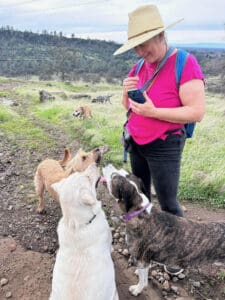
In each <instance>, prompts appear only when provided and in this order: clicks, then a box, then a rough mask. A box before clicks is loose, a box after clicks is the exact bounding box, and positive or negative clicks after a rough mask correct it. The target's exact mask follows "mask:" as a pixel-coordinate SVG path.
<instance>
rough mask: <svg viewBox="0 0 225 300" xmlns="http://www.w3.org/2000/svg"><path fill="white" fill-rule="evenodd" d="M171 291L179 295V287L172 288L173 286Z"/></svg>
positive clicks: (173, 286)
mask: <svg viewBox="0 0 225 300" xmlns="http://www.w3.org/2000/svg"><path fill="white" fill-rule="evenodd" d="M171 291H172V292H174V293H175V294H179V289H178V287H177V286H175V285H172V286H171Z"/></svg>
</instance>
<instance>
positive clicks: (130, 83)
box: [122, 76, 138, 109]
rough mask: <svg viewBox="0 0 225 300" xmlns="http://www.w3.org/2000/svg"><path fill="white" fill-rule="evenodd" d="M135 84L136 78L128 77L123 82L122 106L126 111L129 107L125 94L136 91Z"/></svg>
mask: <svg viewBox="0 0 225 300" xmlns="http://www.w3.org/2000/svg"><path fill="white" fill-rule="evenodd" d="M137 82H138V76H134V77H128V78H126V79H124V81H123V93H122V104H123V106H124V107H125V108H126V109H128V107H129V102H128V95H127V92H128V91H129V90H132V89H136V88H137Z"/></svg>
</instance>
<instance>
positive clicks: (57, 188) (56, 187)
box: [51, 182, 60, 194]
mask: <svg viewBox="0 0 225 300" xmlns="http://www.w3.org/2000/svg"><path fill="white" fill-rule="evenodd" d="M59 186H60V183H59V182H56V183H53V184H52V185H51V188H52V189H53V190H54V191H55V192H56V193H57V194H59Z"/></svg>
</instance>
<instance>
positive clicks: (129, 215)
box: [123, 202, 151, 222]
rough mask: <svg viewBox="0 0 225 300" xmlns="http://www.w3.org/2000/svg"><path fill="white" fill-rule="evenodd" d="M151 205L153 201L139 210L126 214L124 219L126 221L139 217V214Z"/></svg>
mask: <svg viewBox="0 0 225 300" xmlns="http://www.w3.org/2000/svg"><path fill="white" fill-rule="evenodd" d="M150 205H151V202H149V203H148V204H146V205H145V206H144V207H142V208H141V209H139V210H135V211H132V212H130V213H128V214H126V215H124V216H123V220H124V221H125V222H127V221H129V220H131V219H133V218H135V217H137V216H138V215H140V214H141V213H142V212H143V211H145V210H146V209H147V208H148V207H149V206H150Z"/></svg>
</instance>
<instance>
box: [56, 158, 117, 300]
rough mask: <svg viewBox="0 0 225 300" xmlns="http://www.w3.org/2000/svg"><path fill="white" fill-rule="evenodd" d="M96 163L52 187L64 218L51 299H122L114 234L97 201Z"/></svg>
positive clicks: (97, 173) (60, 230) (59, 228)
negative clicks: (118, 280) (117, 280)
mask: <svg viewBox="0 0 225 300" xmlns="http://www.w3.org/2000/svg"><path fill="white" fill-rule="evenodd" d="M99 179H100V172H99V169H98V167H97V165H96V164H95V163H93V164H91V165H90V166H89V167H88V168H87V169H86V170H85V171H84V172H76V173H74V174H72V175H70V176H69V177H67V178H65V179H63V180H61V181H60V182H58V183H55V184H53V185H52V188H53V189H54V190H55V191H56V193H57V194H58V195H59V199H60V206H61V209H62V218H61V220H60V221H59V224H58V228H57V233H58V239H59V249H58V252H57V256H56V261H55V265H54V270H53V278H52V291H51V295H50V300H119V298H118V294H117V289H116V283H115V271H114V265H113V261H112V257H111V249H112V235H111V230H110V228H109V225H108V222H107V220H106V217H105V213H104V211H103V209H102V208H101V202H100V201H98V200H97V198H96V188H97V183H98V181H99Z"/></svg>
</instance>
